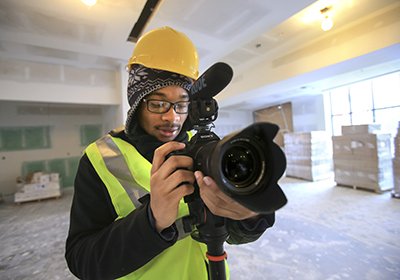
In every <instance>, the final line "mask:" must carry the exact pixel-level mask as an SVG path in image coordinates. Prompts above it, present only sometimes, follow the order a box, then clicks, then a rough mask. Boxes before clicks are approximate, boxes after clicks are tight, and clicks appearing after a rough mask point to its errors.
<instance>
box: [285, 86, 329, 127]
mask: <svg viewBox="0 0 400 280" xmlns="http://www.w3.org/2000/svg"><path fill="white" fill-rule="evenodd" d="M291 103H292V114H293V131H294V132H309V131H317V130H326V129H329V128H326V126H325V125H326V121H325V119H326V116H325V110H324V108H325V106H324V96H323V95H322V94H320V95H312V96H303V97H299V98H295V99H293V100H292V101H291ZM328 132H330V130H329V131H328Z"/></svg>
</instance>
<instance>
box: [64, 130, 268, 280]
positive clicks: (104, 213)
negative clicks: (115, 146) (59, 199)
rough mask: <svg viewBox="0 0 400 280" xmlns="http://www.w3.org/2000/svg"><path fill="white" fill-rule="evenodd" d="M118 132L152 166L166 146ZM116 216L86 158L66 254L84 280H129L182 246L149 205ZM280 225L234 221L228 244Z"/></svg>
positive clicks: (77, 180)
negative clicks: (159, 227) (157, 222)
mask: <svg viewBox="0 0 400 280" xmlns="http://www.w3.org/2000/svg"><path fill="white" fill-rule="evenodd" d="M112 134H113V136H115V137H119V138H121V139H123V140H125V141H128V142H130V143H131V144H133V145H134V146H135V147H136V148H137V149H138V151H139V152H140V153H141V154H142V155H143V156H145V157H146V158H147V159H148V160H149V161H150V162H151V160H152V157H153V152H154V149H155V148H156V146H158V145H160V144H162V143H158V144H154V141H150V142H149V141H147V139H141V140H139V141H136V140H137V139H136V140H131V139H129V138H128V137H127V136H126V135H125V134H124V133H123V132H119V133H112ZM178 140H182V141H183V142H185V141H187V139H178ZM151 142H153V143H151ZM116 217H117V214H116V212H115V210H114V207H113V204H112V202H111V199H110V196H109V194H108V191H107V188H106V186H105V185H104V183H103V182H102V180H101V179H100V177H99V175H98V174H97V173H96V171H95V170H94V168H93V166H92V164H91V163H90V161H89V159H88V157H87V155H86V154H85V155H83V156H82V158H81V160H80V163H79V168H78V172H77V175H76V178H75V190H74V197H73V201H72V206H71V214H70V228H69V233H68V238H67V241H66V252H65V258H66V260H67V264H68V267H69V268H70V270H71V272H72V273H73V274H74V275H75V276H77V277H78V278H81V279H96V280H99V279H115V278H118V277H121V276H124V275H126V274H129V273H131V272H132V271H135V270H136V269H138V268H140V267H141V266H143V265H145V264H146V263H147V262H148V261H150V260H151V259H152V258H153V257H155V256H157V255H158V254H160V253H161V252H162V251H163V250H165V249H167V248H168V247H170V246H172V245H174V243H175V242H176V237H175V238H165V236H162V235H160V234H159V233H158V232H157V231H156V230H155V228H154V226H153V224H152V221H151V215H149V211H148V201H143V204H142V205H141V206H140V207H138V208H137V209H135V210H134V211H132V212H131V213H130V214H129V215H128V216H126V217H125V218H122V219H119V220H117V221H115V219H116ZM274 221H275V215H274V213H273V214H269V215H262V216H260V217H259V218H256V219H251V220H244V221H233V220H228V221H227V229H228V232H229V234H230V237H229V239H228V242H229V243H231V244H242V243H247V242H251V241H254V240H256V239H258V238H259V237H260V236H261V235H262V233H263V232H264V231H265V230H266V229H267V228H268V227H271V226H272V225H273V223H274Z"/></svg>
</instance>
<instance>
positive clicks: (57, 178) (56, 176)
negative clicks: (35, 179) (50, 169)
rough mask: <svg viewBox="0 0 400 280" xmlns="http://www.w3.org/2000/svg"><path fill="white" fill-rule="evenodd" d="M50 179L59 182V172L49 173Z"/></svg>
mask: <svg viewBox="0 0 400 280" xmlns="http://www.w3.org/2000/svg"><path fill="white" fill-rule="evenodd" d="M50 181H51V182H59V181H60V174H58V173H51V174H50Z"/></svg>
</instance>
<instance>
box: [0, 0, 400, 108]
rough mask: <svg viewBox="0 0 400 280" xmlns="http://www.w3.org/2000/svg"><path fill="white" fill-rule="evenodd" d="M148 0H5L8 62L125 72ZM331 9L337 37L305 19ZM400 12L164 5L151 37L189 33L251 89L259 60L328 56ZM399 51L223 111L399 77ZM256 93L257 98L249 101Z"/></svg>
mask: <svg viewBox="0 0 400 280" xmlns="http://www.w3.org/2000/svg"><path fill="white" fill-rule="evenodd" d="M145 2H146V1H145V0H98V3H97V4H96V5H95V6H93V7H90V8H89V7H86V6H85V5H84V4H82V3H81V1H80V0H58V1H51V0H35V1H30V0H1V1H0V59H7V60H13V59H17V60H23V61H33V62H43V63H50V64H63V65H73V66H79V67H82V68H96V69H97V68H98V69H120V68H121V67H122V66H123V65H125V64H126V61H127V59H128V58H129V56H130V55H131V53H132V50H133V48H134V44H133V43H131V42H128V41H127V38H128V35H129V33H130V31H131V29H132V27H133V25H134V24H135V22H136V20H137V19H138V17H139V15H140V12H141V10H142V8H143V6H144V4H145ZM327 3H328V4H327ZM326 5H332V7H333V8H332V13H333V17H334V20H335V25H334V28H333V29H332V30H331V31H328V32H323V31H321V29H320V26H319V22H318V20H314V21H310V22H308V23H305V22H304V17H305V16H306V15H313V14H312V13H314V14H315V13H317V14H318V13H319V10H320V9H322V8H323V7H325V6H326ZM399 6H400V1H399V0H379V1H375V0H336V1H335V0H330V1H329V2H327V1H317V2H316V1H312V0H296V1H291V0H280V1H266V0H247V1H246V0H219V1H215V0H186V1H182V0H163V1H162V3H161V5H160V7H159V8H158V10H157V11H156V13H155V16H154V17H153V18H152V19H151V21H150V23H149V24H148V25H147V27H146V29H145V31H147V30H150V29H153V28H155V27H160V26H166V25H168V26H171V27H173V28H175V29H178V30H180V31H182V32H184V33H186V34H187V35H188V36H189V37H190V38H191V39H192V40H193V41H194V43H195V45H196V46H197V48H198V51H199V56H200V62H201V65H200V66H201V71H204V70H205V69H207V67H209V66H210V65H212V64H213V63H215V62H217V61H224V62H227V63H229V64H230V65H231V66H232V67H233V69H234V72H235V76H234V80H233V82H232V83H235V82H238V81H239V82H240V83H243V80H242V81H241V79H242V78H243V77H246V75H245V73H248V72H249V71H250V70H251V69H253V68H255V65H259V64H260V62H263V63H265V64H271V65H278V64H279V63H284V62H285V60H290V59H293V58H294V56H296V55H301V53H300V52H307V51H308V52H310V53H312V52H314V51H320V50H321V49H322V48H324V44H323V39H324V38H327V36H329V33H330V32H331V34H334V32H338V30H345V29H346V28H350V27H351V26H355V25H356V24H360V22H362V21H368V19H371V17H373V16H374V15H377V13H378V12H379V11H382V12H380V14H381V15H386V14H389V13H390V11H393V10H395V11H398V9H399ZM392 13H393V12H392ZM378 14H379V13H378ZM397 15H398V14H397ZM397 17H398V16H397ZM386 18H388V16H386ZM398 18H400V17H398ZM396 20H400V19H396ZM392 21H393V20H392ZM366 28H368V27H366ZM359 30H361V29H359ZM365 32H366V31H365ZM399 34H400V30H399ZM318 40H319V41H318ZM310 42H316V43H315V44H314V49H312V48H308V49H306V48H304V47H303V48H301V51H300V46H305V45H307V44H310ZM318 42H320V43H318ZM398 45H399V44H398V42H397V44H396V45H395V46H391V47H390V48H386V49H383V50H380V51H379V52H374V53H373V54H364V55H363V56H360V57H358V58H356V59H352V60H347V61H343V62H341V63H336V64H335V65H326V66H324V67H320V68H318V69H317V70H316V69H313V71H303V73H302V75H298V78H294V77H291V76H290V75H287V76H285V75H281V76H280V77H279V78H276V79H275V80H268V79H266V80H265V81H264V82H257V83H256V85H255V86H254V87H251V86H247V87H244V90H241V91H240V90H239V91H240V92H239V93H234V94H227V95H225V96H224V95H223V93H222V95H221V96H222V97H221V104H222V106H221V107H226V108H232V109H233V108H234V109H257V108H259V107H262V106H266V105H268V104H273V103H275V104H276V103H279V102H283V101H284V100H285V99H287V98H289V97H290V98H295V97H296V96H300V95H304V94H309V93H315V92H320V91H321V90H323V89H326V88H329V87H333V86H334V85H338V84H343V83H348V82H351V81H357V80H360V79H364V78H367V77H369V76H372V75H379V74H382V73H385V72H390V71H396V70H399V69H400V55H399V53H398V52H397V51H399V52H400V48H399V47H398ZM315 46H317V50H315ZM331 46H332V44H331V45H330V47H331ZM248 83H251V81H250V80H249V82H248ZM310 89H311V90H310ZM278 93H279V94H278ZM282 93H285V94H282ZM250 96H254V97H256V98H255V99H254V100H256V101H254V102H249V101H248V100H249V97H250ZM282 96H285V97H284V98H283V97H282Z"/></svg>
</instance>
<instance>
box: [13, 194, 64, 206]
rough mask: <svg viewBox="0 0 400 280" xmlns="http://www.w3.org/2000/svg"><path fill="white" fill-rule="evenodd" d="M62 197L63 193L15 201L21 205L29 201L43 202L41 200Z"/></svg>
mask: <svg viewBox="0 0 400 280" xmlns="http://www.w3.org/2000/svg"><path fill="white" fill-rule="evenodd" d="M60 197H61V194H60V195H56V196H49V197H42V198H37V199H29V200H21V201H15V202H14V203H15V204H17V205H21V204H25V203H29V202H41V201H45V200H52V199H59V198H60Z"/></svg>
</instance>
